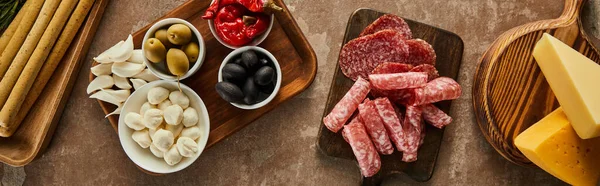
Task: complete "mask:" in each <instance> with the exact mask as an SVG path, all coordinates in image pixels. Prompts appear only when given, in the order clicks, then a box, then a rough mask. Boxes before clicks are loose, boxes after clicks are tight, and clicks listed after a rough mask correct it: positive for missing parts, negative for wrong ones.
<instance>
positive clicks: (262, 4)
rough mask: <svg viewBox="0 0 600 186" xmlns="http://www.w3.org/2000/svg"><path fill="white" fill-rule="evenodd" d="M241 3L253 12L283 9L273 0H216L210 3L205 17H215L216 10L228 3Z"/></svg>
mask: <svg viewBox="0 0 600 186" xmlns="http://www.w3.org/2000/svg"><path fill="white" fill-rule="evenodd" d="M234 4H239V5H242V6H244V7H246V8H247V9H248V10H250V11H251V12H256V13H259V12H269V11H271V10H275V11H283V8H281V7H279V6H277V5H276V4H275V2H273V0H215V1H214V2H212V3H211V4H210V6H209V7H208V9H206V12H204V15H203V16H202V18H203V19H214V18H215V16H216V15H215V14H216V12H218V11H219V8H221V7H225V6H228V5H234Z"/></svg>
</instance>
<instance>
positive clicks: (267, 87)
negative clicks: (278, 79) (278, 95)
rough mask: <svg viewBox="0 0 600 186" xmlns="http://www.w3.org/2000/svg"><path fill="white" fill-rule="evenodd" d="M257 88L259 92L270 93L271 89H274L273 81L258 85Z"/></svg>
mask: <svg viewBox="0 0 600 186" xmlns="http://www.w3.org/2000/svg"><path fill="white" fill-rule="evenodd" d="M258 89H259V90H260V92H262V93H265V94H268V95H271V93H273V90H275V82H271V83H269V84H267V85H259V86H258Z"/></svg>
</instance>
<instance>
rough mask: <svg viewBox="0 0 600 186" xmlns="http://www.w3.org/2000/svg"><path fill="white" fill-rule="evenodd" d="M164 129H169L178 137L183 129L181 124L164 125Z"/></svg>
mask: <svg viewBox="0 0 600 186" xmlns="http://www.w3.org/2000/svg"><path fill="white" fill-rule="evenodd" d="M165 130H168V131H171V133H173V136H175V137H178V136H179V134H181V131H182V130H183V125H165Z"/></svg>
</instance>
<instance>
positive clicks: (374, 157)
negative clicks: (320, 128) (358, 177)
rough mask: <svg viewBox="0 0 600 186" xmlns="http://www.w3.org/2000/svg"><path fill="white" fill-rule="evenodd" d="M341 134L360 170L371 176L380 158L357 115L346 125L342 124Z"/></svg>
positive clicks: (365, 175)
mask: <svg viewBox="0 0 600 186" xmlns="http://www.w3.org/2000/svg"><path fill="white" fill-rule="evenodd" d="M342 136H344V139H346V141H347V142H348V143H349V144H350V147H352V151H353V152H354V156H356V161H358V166H359V167H360V172H361V173H362V175H363V176H364V177H371V176H373V175H375V174H376V173H377V172H379V169H380V168H381V159H380V158H379V154H377V151H376V150H375V147H374V146H373V143H372V142H371V139H369V136H368V135H367V131H366V130H365V127H364V126H363V124H362V123H361V122H360V121H359V120H358V117H355V118H354V119H352V121H350V123H349V124H348V125H346V126H344V130H342Z"/></svg>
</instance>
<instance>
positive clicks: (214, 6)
mask: <svg viewBox="0 0 600 186" xmlns="http://www.w3.org/2000/svg"><path fill="white" fill-rule="evenodd" d="M220 1H221V0H215V1H213V2H212V3H211V4H210V6H209V7H208V8H207V9H206V12H204V15H203V16H202V19H214V18H215V16H217V15H216V14H217V12H218V11H219V4H220Z"/></svg>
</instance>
